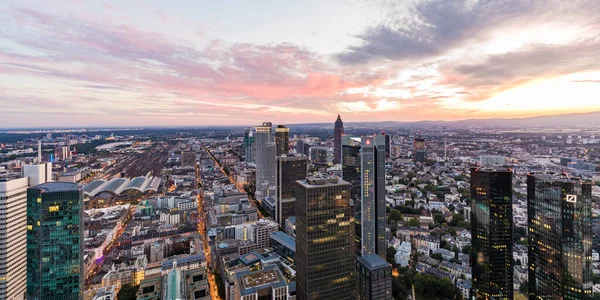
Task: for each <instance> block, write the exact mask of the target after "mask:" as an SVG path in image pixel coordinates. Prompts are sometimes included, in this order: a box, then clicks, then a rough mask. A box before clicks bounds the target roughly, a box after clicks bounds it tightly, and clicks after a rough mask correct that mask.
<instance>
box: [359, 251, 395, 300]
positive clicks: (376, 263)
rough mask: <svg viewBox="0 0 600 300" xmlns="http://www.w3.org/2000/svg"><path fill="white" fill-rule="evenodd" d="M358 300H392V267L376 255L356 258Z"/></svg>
mask: <svg viewBox="0 0 600 300" xmlns="http://www.w3.org/2000/svg"><path fill="white" fill-rule="evenodd" d="M356 289H357V293H356V299H357V300H392V299H393V296H392V265H390V264H389V263H388V262H387V261H385V259H383V258H381V257H379V256H378V255H376V254H369V255H365V256H362V257H357V258H356Z"/></svg>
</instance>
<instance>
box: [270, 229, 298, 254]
mask: <svg viewBox="0 0 600 300" xmlns="http://www.w3.org/2000/svg"><path fill="white" fill-rule="evenodd" d="M271 238H272V239H274V240H275V241H277V242H279V243H280V244H282V245H284V246H286V247H287V248H288V249H291V250H292V251H294V252H295V251H296V239H295V238H293V237H292V236H290V235H289V234H287V233H285V232H283V231H275V232H271Z"/></svg>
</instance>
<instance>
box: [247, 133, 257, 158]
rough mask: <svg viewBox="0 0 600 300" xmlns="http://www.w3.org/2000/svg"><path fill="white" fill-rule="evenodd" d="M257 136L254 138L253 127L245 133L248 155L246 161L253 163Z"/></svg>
mask: <svg viewBox="0 0 600 300" xmlns="http://www.w3.org/2000/svg"><path fill="white" fill-rule="evenodd" d="M254 142H255V138H254V130H253V129H252V128H248V129H246V132H245V133H244V154H245V156H246V162H248V163H253V162H254V161H255V160H254V156H255V153H254V152H255V151H256V148H255V144H254Z"/></svg>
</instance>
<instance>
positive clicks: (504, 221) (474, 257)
mask: <svg viewBox="0 0 600 300" xmlns="http://www.w3.org/2000/svg"><path fill="white" fill-rule="evenodd" d="M471 197H472V201H471V216H472V221H471V230H472V236H473V238H472V240H471V243H472V252H471V263H472V264H473V289H472V295H473V297H475V298H476V299H486V300H487V299H498V300H502V299H508V300H511V299H513V273H512V267H513V266H512V264H513V262H512V259H513V256H512V253H513V251H512V247H513V231H512V227H513V217H512V170H510V169H501V168H473V169H471Z"/></svg>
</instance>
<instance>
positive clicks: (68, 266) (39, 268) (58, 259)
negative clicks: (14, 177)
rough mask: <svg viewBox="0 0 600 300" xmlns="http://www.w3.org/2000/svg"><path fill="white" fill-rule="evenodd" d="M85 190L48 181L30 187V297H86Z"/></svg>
mask: <svg viewBox="0 0 600 300" xmlns="http://www.w3.org/2000/svg"><path fill="white" fill-rule="evenodd" d="M81 224H83V191H82V190H81V189H80V188H79V186H78V185H77V184H74V183H67V182H49V183H43V184H40V185H37V186H35V187H32V188H29V189H27V299H31V300H41V299H65V300H70V299H83V278H84V274H83V240H82V239H83V226H81Z"/></svg>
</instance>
